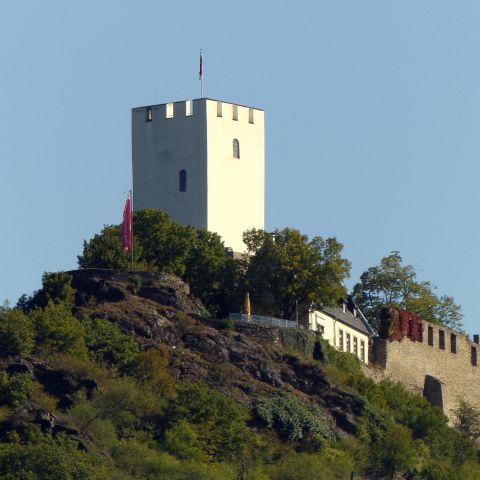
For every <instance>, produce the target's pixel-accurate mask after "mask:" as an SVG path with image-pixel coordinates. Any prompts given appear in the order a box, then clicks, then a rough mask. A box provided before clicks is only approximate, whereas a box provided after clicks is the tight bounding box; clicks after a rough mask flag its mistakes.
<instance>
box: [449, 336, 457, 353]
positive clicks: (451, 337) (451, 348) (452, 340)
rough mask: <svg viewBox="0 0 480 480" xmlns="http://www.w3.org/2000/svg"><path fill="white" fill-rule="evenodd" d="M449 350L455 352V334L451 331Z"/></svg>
mask: <svg viewBox="0 0 480 480" xmlns="http://www.w3.org/2000/svg"><path fill="white" fill-rule="evenodd" d="M450 351H451V352H452V353H457V336H456V335H454V334H453V333H452V334H451V335H450Z"/></svg>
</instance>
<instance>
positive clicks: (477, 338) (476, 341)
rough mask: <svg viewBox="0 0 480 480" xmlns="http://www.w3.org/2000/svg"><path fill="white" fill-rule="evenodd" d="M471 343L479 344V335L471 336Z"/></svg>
mask: <svg viewBox="0 0 480 480" xmlns="http://www.w3.org/2000/svg"><path fill="white" fill-rule="evenodd" d="M473 343H480V335H478V334H477V335H474V336H473Z"/></svg>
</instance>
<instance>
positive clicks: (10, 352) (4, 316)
mask: <svg viewBox="0 0 480 480" xmlns="http://www.w3.org/2000/svg"><path fill="white" fill-rule="evenodd" d="M34 346H35V329H34V326H33V322H32V320H31V319H30V318H29V317H27V315H25V314H24V313H23V312H22V311H21V310H12V309H2V310H0V355H1V356H2V357H9V356H17V355H26V354H29V353H31V351H32V350H33V347H34Z"/></svg>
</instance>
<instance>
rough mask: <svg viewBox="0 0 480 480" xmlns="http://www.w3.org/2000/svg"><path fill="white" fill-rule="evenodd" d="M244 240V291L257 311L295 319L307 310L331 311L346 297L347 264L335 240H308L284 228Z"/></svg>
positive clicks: (254, 233)
mask: <svg viewBox="0 0 480 480" xmlns="http://www.w3.org/2000/svg"><path fill="white" fill-rule="evenodd" d="M243 240H244V242H245V244H246V246H247V249H248V252H249V254H250V257H249V258H248V261H247V265H246V285H247V288H248V289H249V291H250V294H251V297H252V300H253V302H254V305H255V307H256V308H257V309H260V310H261V311H262V312H263V313H266V314H270V315H273V316H279V317H282V318H294V316H295V313H296V302H298V310H299V314H300V315H303V314H305V313H307V312H308V310H309V308H310V307H319V306H321V305H334V304H335V303H336V302H337V301H338V300H339V299H340V298H342V297H344V296H345V295H346V290H345V287H344V286H343V283H342V282H343V281H344V280H345V279H346V278H347V277H348V275H349V272H350V262H349V261H348V260H346V259H345V258H343V257H342V255H341V253H342V249H343V245H342V244H341V243H339V242H338V241H337V239H336V238H327V239H323V238H321V237H314V238H312V239H309V238H308V237H307V236H306V235H303V234H302V233H300V232H299V231H298V230H295V229H291V228H284V229H283V230H275V231H274V232H273V233H267V232H265V231H264V230H256V229H253V230H249V231H247V232H245V234H244V236H243Z"/></svg>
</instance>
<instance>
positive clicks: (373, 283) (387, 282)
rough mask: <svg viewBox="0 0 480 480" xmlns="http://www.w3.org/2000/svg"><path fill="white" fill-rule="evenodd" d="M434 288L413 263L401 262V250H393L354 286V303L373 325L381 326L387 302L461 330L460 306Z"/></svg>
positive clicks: (431, 320) (364, 273) (363, 274)
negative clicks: (379, 321)
mask: <svg viewBox="0 0 480 480" xmlns="http://www.w3.org/2000/svg"><path fill="white" fill-rule="evenodd" d="M434 290H435V287H434V286H433V285H432V284H431V283H430V282H426V281H420V280H418V278H417V273H416V271H415V269H414V268H413V267H412V266H411V265H402V257H401V256H400V254H399V252H392V253H391V254H390V255H388V256H386V257H384V258H382V259H381V261H380V264H379V265H376V266H373V267H370V268H368V269H367V270H366V271H365V272H363V273H362V275H361V276H360V282H359V283H357V284H356V285H355V287H354V289H353V296H354V298H355V302H356V303H357V304H358V306H359V307H360V309H361V310H362V312H363V314H364V315H365V316H366V317H367V318H368V320H369V321H370V323H371V325H372V326H374V327H375V328H376V329H378V317H377V314H378V309H379V308H380V307H382V306H384V305H391V306H395V307H399V308H401V309H404V310H409V311H411V312H414V313H416V314H418V315H420V316H421V317H422V318H423V319H425V320H428V321H430V322H434V323H442V324H444V325H446V326H447V327H450V328H452V329H454V330H458V331H461V330H462V317H463V315H462V313H461V308H460V306H459V305H457V304H456V303H455V301H454V299H453V297H450V296H448V295H442V296H440V297H439V296H438V295H436V294H435V291H434Z"/></svg>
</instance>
